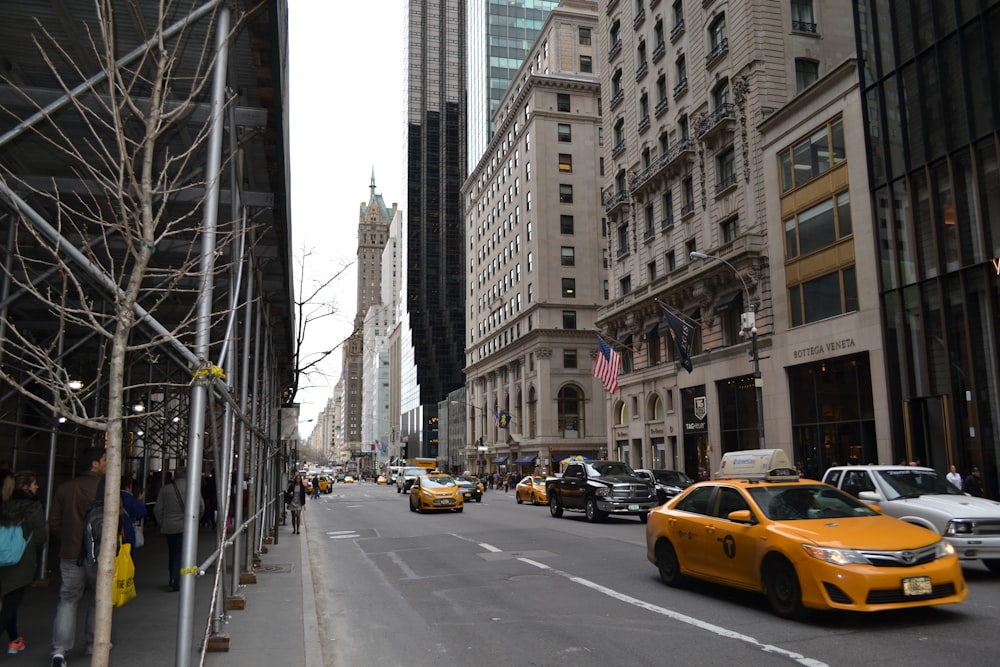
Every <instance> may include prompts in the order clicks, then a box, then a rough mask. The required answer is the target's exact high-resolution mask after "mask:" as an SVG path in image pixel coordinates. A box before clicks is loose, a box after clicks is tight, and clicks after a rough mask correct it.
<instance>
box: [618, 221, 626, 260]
mask: <svg viewBox="0 0 1000 667" xmlns="http://www.w3.org/2000/svg"><path fill="white" fill-rule="evenodd" d="M627 252H628V223H627V222H625V223H622V224H620V225H618V256H619V257H621V256H622V255H624V254H626V253H627Z"/></svg>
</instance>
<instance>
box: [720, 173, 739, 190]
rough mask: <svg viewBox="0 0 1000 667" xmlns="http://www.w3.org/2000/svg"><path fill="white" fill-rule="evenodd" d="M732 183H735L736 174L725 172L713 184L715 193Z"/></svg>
mask: <svg viewBox="0 0 1000 667" xmlns="http://www.w3.org/2000/svg"><path fill="white" fill-rule="evenodd" d="M734 185H736V174H735V173H732V174H726V175H725V176H723V177H722V178H720V179H719V182H718V183H716V184H715V194H717V195H720V194H722V193H723V192H725V191H726V190H728V189H729V188H731V187H733V186H734Z"/></svg>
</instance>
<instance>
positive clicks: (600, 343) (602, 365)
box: [594, 336, 622, 394]
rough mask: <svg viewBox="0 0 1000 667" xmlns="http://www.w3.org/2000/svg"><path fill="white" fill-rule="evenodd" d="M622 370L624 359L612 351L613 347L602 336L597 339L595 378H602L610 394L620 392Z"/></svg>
mask: <svg viewBox="0 0 1000 667" xmlns="http://www.w3.org/2000/svg"><path fill="white" fill-rule="evenodd" d="M621 368H622V358H621V357H619V356H618V353H617V352H615V351H614V350H612V349H611V346H610V345H608V344H607V343H605V342H604V339H603V338H601V337H600V336H598V337H597V360H596V361H595V362H594V377H595V378H601V382H603V383H604V388H605V389H607V390H608V393H609V394H613V393H615V392H616V391H618V372H619V371H621Z"/></svg>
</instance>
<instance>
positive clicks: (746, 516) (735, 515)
mask: <svg viewBox="0 0 1000 667" xmlns="http://www.w3.org/2000/svg"><path fill="white" fill-rule="evenodd" d="M726 518H727V519H729V520H730V521H735V522H736V523H753V514H751V513H750V510H736V511H735V512H730V513H729V514H728V515H726Z"/></svg>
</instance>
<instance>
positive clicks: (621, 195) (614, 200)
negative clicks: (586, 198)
mask: <svg viewBox="0 0 1000 667" xmlns="http://www.w3.org/2000/svg"><path fill="white" fill-rule="evenodd" d="M626 201H628V192H626V191H624V190H619V191H618V192H615V193H614V194H611V195H608V197H607V199H605V200H604V210H605V211H606V212H608V213H610V212H611V211H613V210H614V209H615V208H617V207H618V206H619V205H621V204H624V203H625V202H626Z"/></svg>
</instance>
